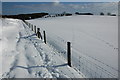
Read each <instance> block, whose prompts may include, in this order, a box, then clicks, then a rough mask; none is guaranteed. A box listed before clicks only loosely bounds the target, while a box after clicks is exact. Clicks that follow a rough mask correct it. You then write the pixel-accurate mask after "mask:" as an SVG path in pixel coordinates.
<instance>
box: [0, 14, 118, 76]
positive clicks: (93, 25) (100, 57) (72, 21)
mask: <svg viewBox="0 0 120 80" xmlns="http://www.w3.org/2000/svg"><path fill="white" fill-rule="evenodd" d="M0 20H1V21H2V22H1V23H2V26H0V27H1V29H0V30H1V31H0V32H1V33H0V45H2V46H1V47H0V48H1V50H0V53H2V54H0V55H1V56H2V57H0V59H2V60H1V62H0V64H2V65H1V68H2V69H1V73H0V76H1V77H2V78H117V77H118V18H117V16H75V15H74V16H69V17H65V16H64V17H54V18H52V17H49V18H39V19H33V20H26V21H27V22H29V23H31V24H33V25H36V27H37V28H38V27H39V28H40V31H41V34H42V36H43V30H45V32H46V36H47V44H45V43H44V40H41V39H39V38H37V37H36V34H35V33H34V32H33V31H31V29H30V28H29V27H28V25H26V24H25V23H24V22H23V21H21V20H18V19H7V18H5V19H3V18H1V19H0ZM68 41H70V42H71V45H72V67H69V66H68V65H67V42H68Z"/></svg>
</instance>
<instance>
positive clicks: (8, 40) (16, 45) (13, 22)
mask: <svg viewBox="0 0 120 80" xmlns="http://www.w3.org/2000/svg"><path fill="white" fill-rule="evenodd" d="M1 20H2V26H1V28H2V35H1V34H0V35H1V36H2V37H0V38H1V40H0V45H1V44H2V51H1V53H2V54H1V55H2V58H1V59H2V60H1V61H2V73H0V74H1V75H2V78H75V77H77V78H83V77H84V75H83V74H82V73H81V72H80V71H76V70H75V69H73V68H72V67H69V66H68V65H67V62H66V60H65V59H64V58H63V57H62V56H61V55H58V52H57V51H54V49H53V48H52V47H50V46H49V45H46V44H45V43H44V42H43V40H40V39H38V38H37V37H36V35H35V33H34V32H32V31H31V30H30V29H29V27H28V26H27V25H26V24H25V23H24V22H22V21H21V20H17V19H7V18H6V19H1Z"/></svg>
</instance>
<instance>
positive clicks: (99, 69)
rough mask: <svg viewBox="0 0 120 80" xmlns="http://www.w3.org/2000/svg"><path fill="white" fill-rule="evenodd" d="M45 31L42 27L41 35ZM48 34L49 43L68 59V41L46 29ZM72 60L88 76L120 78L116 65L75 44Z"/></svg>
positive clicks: (76, 67)
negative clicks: (85, 51)
mask: <svg viewBox="0 0 120 80" xmlns="http://www.w3.org/2000/svg"><path fill="white" fill-rule="evenodd" d="M24 22H25V23H26V25H28V27H29V28H30V29H31V30H32V31H34V32H35V33H36V31H35V30H37V27H36V26H35V25H33V24H31V23H29V22H26V21H24ZM34 27H35V28H34ZM43 31H45V30H44V29H43V28H40V32H41V36H44V34H43ZM46 36H47V37H46V41H47V44H48V45H49V46H50V47H52V48H53V49H54V50H55V51H57V52H58V53H59V54H58V55H60V56H62V57H64V59H66V60H67V45H66V44H67V41H66V40H64V39H63V38H61V37H59V36H58V35H55V34H54V33H52V32H48V31H46ZM74 44H75V43H74ZM75 45H77V44H75ZM77 46H79V45H77ZM71 61H72V67H73V68H74V69H75V70H76V71H78V72H79V73H80V74H83V76H84V77H86V78H118V73H119V72H120V71H119V70H117V69H115V68H114V67H112V66H110V65H108V64H105V63H104V62H102V61H100V60H98V59H96V58H94V57H92V56H89V55H87V53H84V52H81V51H80V49H79V48H77V47H75V46H72V59H71Z"/></svg>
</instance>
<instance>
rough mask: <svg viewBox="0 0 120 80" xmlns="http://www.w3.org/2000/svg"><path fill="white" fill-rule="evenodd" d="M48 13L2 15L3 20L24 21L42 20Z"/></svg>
mask: <svg viewBox="0 0 120 80" xmlns="http://www.w3.org/2000/svg"><path fill="white" fill-rule="evenodd" d="M45 15H48V13H32V14H18V15H2V17H3V18H14V19H22V20H29V19H35V18H41V17H43V16H45Z"/></svg>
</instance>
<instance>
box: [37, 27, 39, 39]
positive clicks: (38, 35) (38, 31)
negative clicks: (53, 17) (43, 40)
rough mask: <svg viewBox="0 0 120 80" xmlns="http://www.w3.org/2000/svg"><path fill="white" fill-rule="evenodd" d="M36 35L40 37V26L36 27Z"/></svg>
mask: <svg viewBox="0 0 120 80" xmlns="http://www.w3.org/2000/svg"><path fill="white" fill-rule="evenodd" d="M37 37H38V38H40V28H37Z"/></svg>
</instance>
